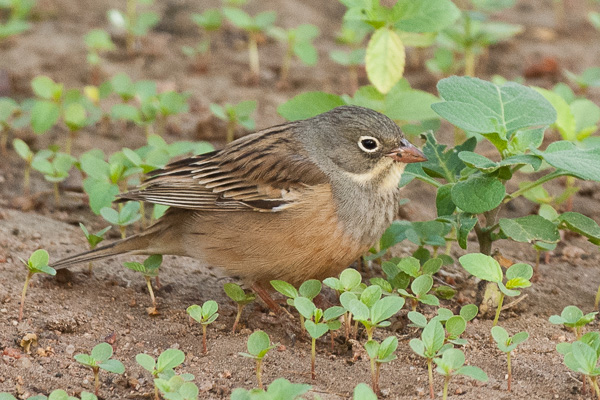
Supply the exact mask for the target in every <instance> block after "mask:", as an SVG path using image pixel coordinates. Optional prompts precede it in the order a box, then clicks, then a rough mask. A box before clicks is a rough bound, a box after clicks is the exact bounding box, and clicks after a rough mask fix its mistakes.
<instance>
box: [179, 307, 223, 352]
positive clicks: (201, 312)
mask: <svg viewBox="0 0 600 400" xmlns="http://www.w3.org/2000/svg"><path fill="white" fill-rule="evenodd" d="M218 310H219V305H218V304H217V302H216V301H214V300H208V301H205V302H204V304H202V307H200V306H199V305H197V304H193V305H191V306H189V307H188V308H187V310H186V312H187V313H188V315H189V316H190V317H192V318H193V319H194V320H196V322H198V323H200V324H201V325H202V351H203V352H204V354H206V353H208V348H207V346H206V327H207V326H208V325H210V324H212V323H213V322H215V320H216V319H217V317H218V316H219V313H217V311H218Z"/></svg>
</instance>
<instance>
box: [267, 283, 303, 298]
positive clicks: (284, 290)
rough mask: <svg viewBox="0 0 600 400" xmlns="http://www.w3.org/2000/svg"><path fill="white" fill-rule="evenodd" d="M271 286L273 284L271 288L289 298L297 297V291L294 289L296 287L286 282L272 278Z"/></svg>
mask: <svg viewBox="0 0 600 400" xmlns="http://www.w3.org/2000/svg"><path fill="white" fill-rule="evenodd" d="M271 286H273V289H275V290H277V291H278V292H279V293H281V294H282V295H284V296H286V297H289V298H291V299H294V298H296V297H298V291H297V290H296V288H295V287H294V286H292V285H290V284H289V283H287V282H284V281H278V280H272V281H271Z"/></svg>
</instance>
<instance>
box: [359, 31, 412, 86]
mask: <svg viewBox="0 0 600 400" xmlns="http://www.w3.org/2000/svg"><path fill="white" fill-rule="evenodd" d="M404 62H405V51H404V45H403V44H402V40H400V37H399V36H398V34H397V33H396V32H394V31H393V30H391V29H389V28H386V27H384V28H380V29H378V30H377V31H375V33H374V34H373V36H371V39H370V40H369V43H368V45H367V52H366V55H365V63H366V69H367V76H368V77H369V81H371V83H373V85H374V86H375V87H376V88H377V90H379V91H380V92H381V93H383V94H386V93H388V92H389V91H390V89H392V87H393V86H394V85H395V84H396V83H397V82H398V81H399V80H400V79H401V78H402V74H403V72H404Z"/></svg>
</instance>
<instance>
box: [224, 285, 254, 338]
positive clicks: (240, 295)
mask: <svg viewBox="0 0 600 400" xmlns="http://www.w3.org/2000/svg"><path fill="white" fill-rule="evenodd" d="M223 289H224V290H225V293H226V294H227V296H229V298H230V299H231V300H233V301H235V302H236V304H237V315H236V316H235V321H234V322H233V328H231V332H233V333H235V328H237V325H238V323H239V322H240V317H241V316H242V311H243V310H244V307H245V306H246V305H248V304H250V303H252V302H253V301H254V300H255V299H256V294H254V293H252V292H251V293H246V292H245V291H244V289H242V288H241V287H240V286H239V285H236V284H235V283H226V284H225V285H223Z"/></svg>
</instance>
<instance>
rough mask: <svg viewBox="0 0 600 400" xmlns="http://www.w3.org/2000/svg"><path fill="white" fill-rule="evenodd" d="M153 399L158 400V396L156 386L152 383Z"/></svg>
mask: <svg viewBox="0 0 600 400" xmlns="http://www.w3.org/2000/svg"><path fill="white" fill-rule="evenodd" d="M154 400H160V397H158V386H156V385H154Z"/></svg>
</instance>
